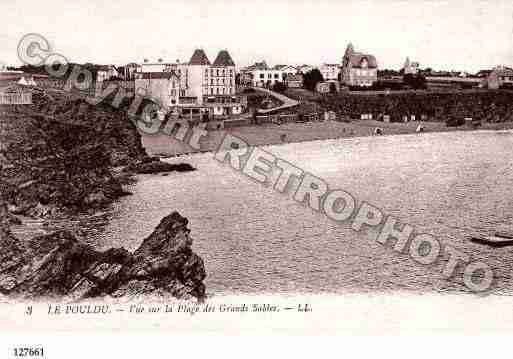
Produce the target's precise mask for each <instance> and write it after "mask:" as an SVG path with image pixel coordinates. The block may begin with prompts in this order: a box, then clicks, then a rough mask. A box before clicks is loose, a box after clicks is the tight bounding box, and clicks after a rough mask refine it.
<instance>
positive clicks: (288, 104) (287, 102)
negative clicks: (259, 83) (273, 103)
mask: <svg viewBox="0 0 513 359" xmlns="http://www.w3.org/2000/svg"><path fill="white" fill-rule="evenodd" d="M252 89H253V90H255V91H261V92H265V93H267V94H269V95H271V96H273V97H275V98H277V99H278V100H279V101H281V102H282V105H280V106H278V107H273V108H270V109H267V110H258V113H259V114H267V113H270V112H273V111H278V110H285V109H288V108H292V107H295V106H298V105H299V102H298V101H296V100H293V99H291V98H288V97H287V96H285V95H282V94H281V93H278V92H275V91H271V90H268V89H265V88H262V87H252Z"/></svg>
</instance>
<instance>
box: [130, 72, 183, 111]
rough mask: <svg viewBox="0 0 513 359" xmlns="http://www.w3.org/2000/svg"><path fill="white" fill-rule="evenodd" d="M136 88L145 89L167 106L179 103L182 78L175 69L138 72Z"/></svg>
mask: <svg viewBox="0 0 513 359" xmlns="http://www.w3.org/2000/svg"><path fill="white" fill-rule="evenodd" d="M135 88H136V89H138V90H139V91H140V90H144V91H145V93H146V94H148V95H149V96H151V98H153V99H155V100H157V101H158V103H159V104H160V105H162V106H164V107H165V108H170V107H173V106H178V105H179V90H180V78H179V76H178V75H177V74H176V72H175V71H168V72H140V73H136V74H135Z"/></svg>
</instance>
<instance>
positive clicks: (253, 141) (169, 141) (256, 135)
mask: <svg viewBox="0 0 513 359" xmlns="http://www.w3.org/2000/svg"><path fill="white" fill-rule="evenodd" d="M419 124H421V125H422V126H423V127H424V131H425V132H426V133H427V132H447V131H476V130H475V129H473V128H470V127H467V126H459V127H447V126H446V125H445V123H444V122H421V121H414V122H408V123H384V122H379V121H374V120H359V121H353V122H349V123H346V122H338V121H324V122H306V123H287V124H283V125H275V124H266V125H252V126H243V127H237V128H232V129H226V130H216V131H209V132H208V135H207V136H206V137H203V138H202V139H201V141H200V146H201V149H200V150H199V151H198V150H195V149H194V148H192V147H191V146H189V145H187V144H185V143H183V142H181V141H178V140H176V139H175V138H173V137H170V136H168V135H165V134H157V135H143V137H142V142H143V146H144V147H145V148H146V150H147V152H148V154H150V155H153V156H161V157H168V156H174V155H180V154H187V153H194V152H209V151H213V150H216V149H217V148H218V147H219V144H220V143H221V141H222V139H223V137H224V136H225V134H226V133H231V134H233V135H234V136H236V137H239V138H241V139H244V140H245V141H246V142H247V143H248V144H249V145H251V146H265V145H274V144H283V143H294V142H307V141H318V140H327V139H336V138H353V137H366V136H373V134H374V129H375V128H376V127H380V128H381V129H383V134H384V135H385V136H390V135H404V134H414V133H416V129H417V127H418V126H419ZM506 129H513V122H504V123H485V124H483V125H482V126H481V127H480V128H479V129H478V130H506ZM283 135H285V139H284V140H282V138H283Z"/></svg>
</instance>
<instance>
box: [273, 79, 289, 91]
mask: <svg viewBox="0 0 513 359" xmlns="http://www.w3.org/2000/svg"><path fill="white" fill-rule="evenodd" d="M286 89H287V86H286V85H285V84H284V83H283V82H280V81H276V82H275V83H274V85H273V91H275V92H279V93H282V92H284V91H285V90H286Z"/></svg>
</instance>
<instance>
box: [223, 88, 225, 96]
mask: <svg viewBox="0 0 513 359" xmlns="http://www.w3.org/2000/svg"><path fill="white" fill-rule="evenodd" d="M224 92H225V88H224V87H223V95H224Z"/></svg>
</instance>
